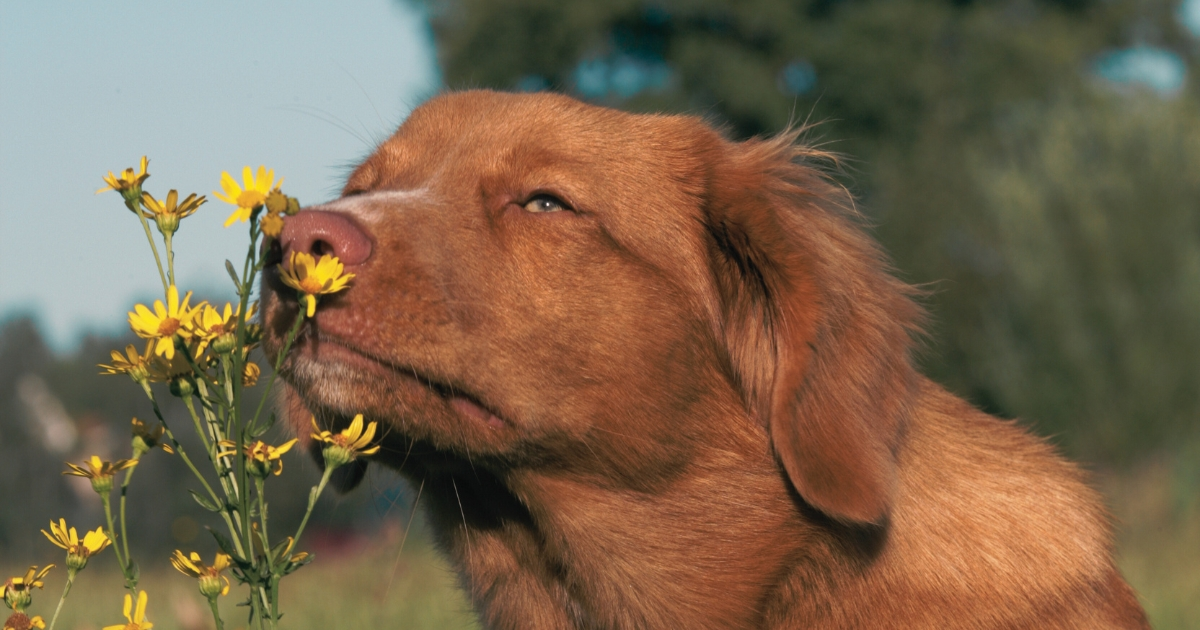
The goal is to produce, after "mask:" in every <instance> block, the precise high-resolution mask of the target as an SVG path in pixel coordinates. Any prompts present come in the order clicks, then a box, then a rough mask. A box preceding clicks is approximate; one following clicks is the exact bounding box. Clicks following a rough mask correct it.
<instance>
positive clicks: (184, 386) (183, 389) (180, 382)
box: [170, 376, 196, 398]
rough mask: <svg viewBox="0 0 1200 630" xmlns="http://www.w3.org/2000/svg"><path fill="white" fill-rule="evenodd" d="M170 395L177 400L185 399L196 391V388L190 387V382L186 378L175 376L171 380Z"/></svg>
mask: <svg viewBox="0 0 1200 630" xmlns="http://www.w3.org/2000/svg"><path fill="white" fill-rule="evenodd" d="M170 389H171V395H172V396H175V397H177V398H187V397H188V396H191V395H192V393H193V392H195V391H196V386H195V385H192V380H191V379H189V378H188V377H186V376H177V377H175V378H173V379H171V387H170Z"/></svg>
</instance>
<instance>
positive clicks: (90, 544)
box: [42, 518, 112, 573]
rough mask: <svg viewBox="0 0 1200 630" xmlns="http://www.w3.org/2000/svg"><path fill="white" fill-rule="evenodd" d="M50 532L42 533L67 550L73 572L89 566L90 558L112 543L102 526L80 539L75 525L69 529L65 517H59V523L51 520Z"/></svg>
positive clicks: (68, 566)
mask: <svg viewBox="0 0 1200 630" xmlns="http://www.w3.org/2000/svg"><path fill="white" fill-rule="evenodd" d="M50 532H54V533H53V534H51V533H50ZM50 532H47V531H46V530H44V529H43V530H42V534H43V535H45V536H46V538H47V539H48V540H49V541H50V542H52V543H54V544H55V545H58V546H59V547H62V548H63V549H66V550H67V570H69V571H71V572H72V573H74V572H75V571H80V570H82V569H83V568H84V567H86V566H87V563H88V559H89V558H91V557H92V556H94V555H96V554H98V553H100V552H101V551H104V548H105V547H107V546H108V545H109V544H111V543H112V541H111V540H109V538H108V535H106V534H105V533H104V529H102V528H100V527H97V528H96V530H95V531H91V532H88V533H87V534H85V535H84V536H83V540H80V539H79V535H78V534H76V533H75V528H74V527H72V528H71V529H67V519H65V518H60V519H58V522H57V523H55V522H54V521H50Z"/></svg>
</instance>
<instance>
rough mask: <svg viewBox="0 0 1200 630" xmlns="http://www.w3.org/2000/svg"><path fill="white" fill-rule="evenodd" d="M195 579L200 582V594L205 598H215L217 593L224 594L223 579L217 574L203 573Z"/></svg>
mask: <svg viewBox="0 0 1200 630" xmlns="http://www.w3.org/2000/svg"><path fill="white" fill-rule="evenodd" d="M197 581H198V582H199V583H200V594H201V595H203V596H204V597H205V598H206V599H210V600H212V599H216V598H217V596H218V595H222V594H224V591H225V588H226V587H225V581H224V580H223V579H222V577H221V576H220V575H219V574H212V573H205V574H204V575H201V576H200V577H199V578H198V579H197Z"/></svg>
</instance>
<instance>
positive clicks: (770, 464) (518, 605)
mask: <svg viewBox="0 0 1200 630" xmlns="http://www.w3.org/2000/svg"><path fill="white" fill-rule="evenodd" d="M748 459H749V460H753V461H748ZM408 474H409V475H410V477H411V478H413V480H414V481H415V482H419V483H422V484H423V488H424V494H425V496H426V497H428V498H427V499H426V500H424V503H425V507H426V509H427V511H428V515H429V518H430V521H431V524H432V526H433V530H434V532H435V534H436V536H437V539H438V542H439V544H440V545H441V546H442V548H443V549H444V551H445V552H446V553H447V555H448V556H449V557H450V559H451V561H452V562H453V563H454V564H455V566H456V568H457V569H458V570H459V572H460V574H461V576H462V578H463V585H464V587H465V588H466V589H467V591H468V593H469V595H470V597H471V598H472V599H473V601H474V603H475V605H476V607H477V609H478V610H479V612H480V614H481V616H482V617H483V621H484V624H485V626H486V627H488V628H510V627H511V628H517V627H520V628H555V629H562V628H597V627H603V628H647V627H649V628H656V627H661V628H666V627H690V628H705V627H713V628H718V627H719V628H737V627H741V626H742V625H743V624H746V623H748V621H749V620H754V619H756V618H758V617H760V616H761V615H762V614H764V612H763V610H762V606H763V602H764V601H766V600H767V599H768V598H769V597H768V596H769V595H770V593H771V592H772V591H773V590H774V589H775V588H778V583H779V582H780V581H782V580H783V579H784V576H785V575H786V574H787V573H788V568H789V566H791V565H793V564H794V563H795V562H797V560H798V558H797V555H798V554H800V553H801V550H800V549H799V545H798V542H797V541H802V540H805V539H809V540H811V539H812V536H811V535H799V536H798V535H797V532H798V531H799V530H811V529H812V527H813V525H812V522H811V519H808V518H806V517H805V516H804V515H803V514H802V510H798V509H797V504H796V500H797V499H796V497H795V495H794V493H792V492H791V490H790V487H789V486H788V485H787V482H786V479H785V477H784V476H783V475H782V473H781V472H780V470H779V469H778V466H777V465H776V463H775V462H774V460H773V459H772V458H771V456H770V453H766V452H763V453H755V454H753V455H750V456H747V455H746V454H744V453H737V452H734V451H730V450H719V449H713V450H712V452H711V453H706V454H705V455H704V457H702V458H697V459H695V460H693V461H691V462H689V463H688V464H687V466H686V470H681V471H680V474H678V475H675V476H674V477H673V478H672V479H671V480H670V481H669V482H668V483H663V484H661V485H659V486H657V487H655V488H650V489H643V490H641V491H633V490H631V489H629V488H627V487H620V486H606V484H605V483H604V481H606V480H605V479H599V478H597V476H596V475H591V476H586V475H581V474H577V473H571V472H567V473H563V472H561V471H558V472H546V471H544V470H522V469H517V470H507V471H504V472H503V473H500V474H497V473H495V472H493V471H492V470H489V467H488V466H487V463H486V462H479V461H476V462H475V463H474V466H473V468H470V467H468V468H466V469H460V470H458V471H454V472H447V471H446V470H444V469H443V470H441V471H439V472H432V471H429V470H422V469H421V468H420V467H416V468H413V469H410V471H409V472H408ZM810 552H811V549H807V548H806V549H805V550H804V553H810ZM746 576H755V578H754V581H747V579H746ZM764 576H765V577H764ZM755 625H758V624H755Z"/></svg>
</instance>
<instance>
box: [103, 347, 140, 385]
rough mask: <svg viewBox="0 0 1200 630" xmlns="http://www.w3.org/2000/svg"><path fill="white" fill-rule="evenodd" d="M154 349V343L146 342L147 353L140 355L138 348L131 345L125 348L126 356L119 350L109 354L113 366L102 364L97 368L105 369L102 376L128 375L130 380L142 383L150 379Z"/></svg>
mask: <svg viewBox="0 0 1200 630" xmlns="http://www.w3.org/2000/svg"><path fill="white" fill-rule="evenodd" d="M153 349H154V342H153V341H149V342H146V352H145V353H143V354H138V351H137V348H135V347H134V346H133V344H129V345H127V346H125V354H124V355H122V354H121V353H120V352H119V351H117V350H112V351H111V352H110V353H109V354H110V355H111V356H112V365H105V364H103V363H100V364H97V366H96V367H101V368H104V371H103V372H101V374H128V375H129V378H132V379H133V380H134V381H136V382H138V383H141V382H142V381H145V380H146V379H148V378H149V377H150V355H151V350H153Z"/></svg>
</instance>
